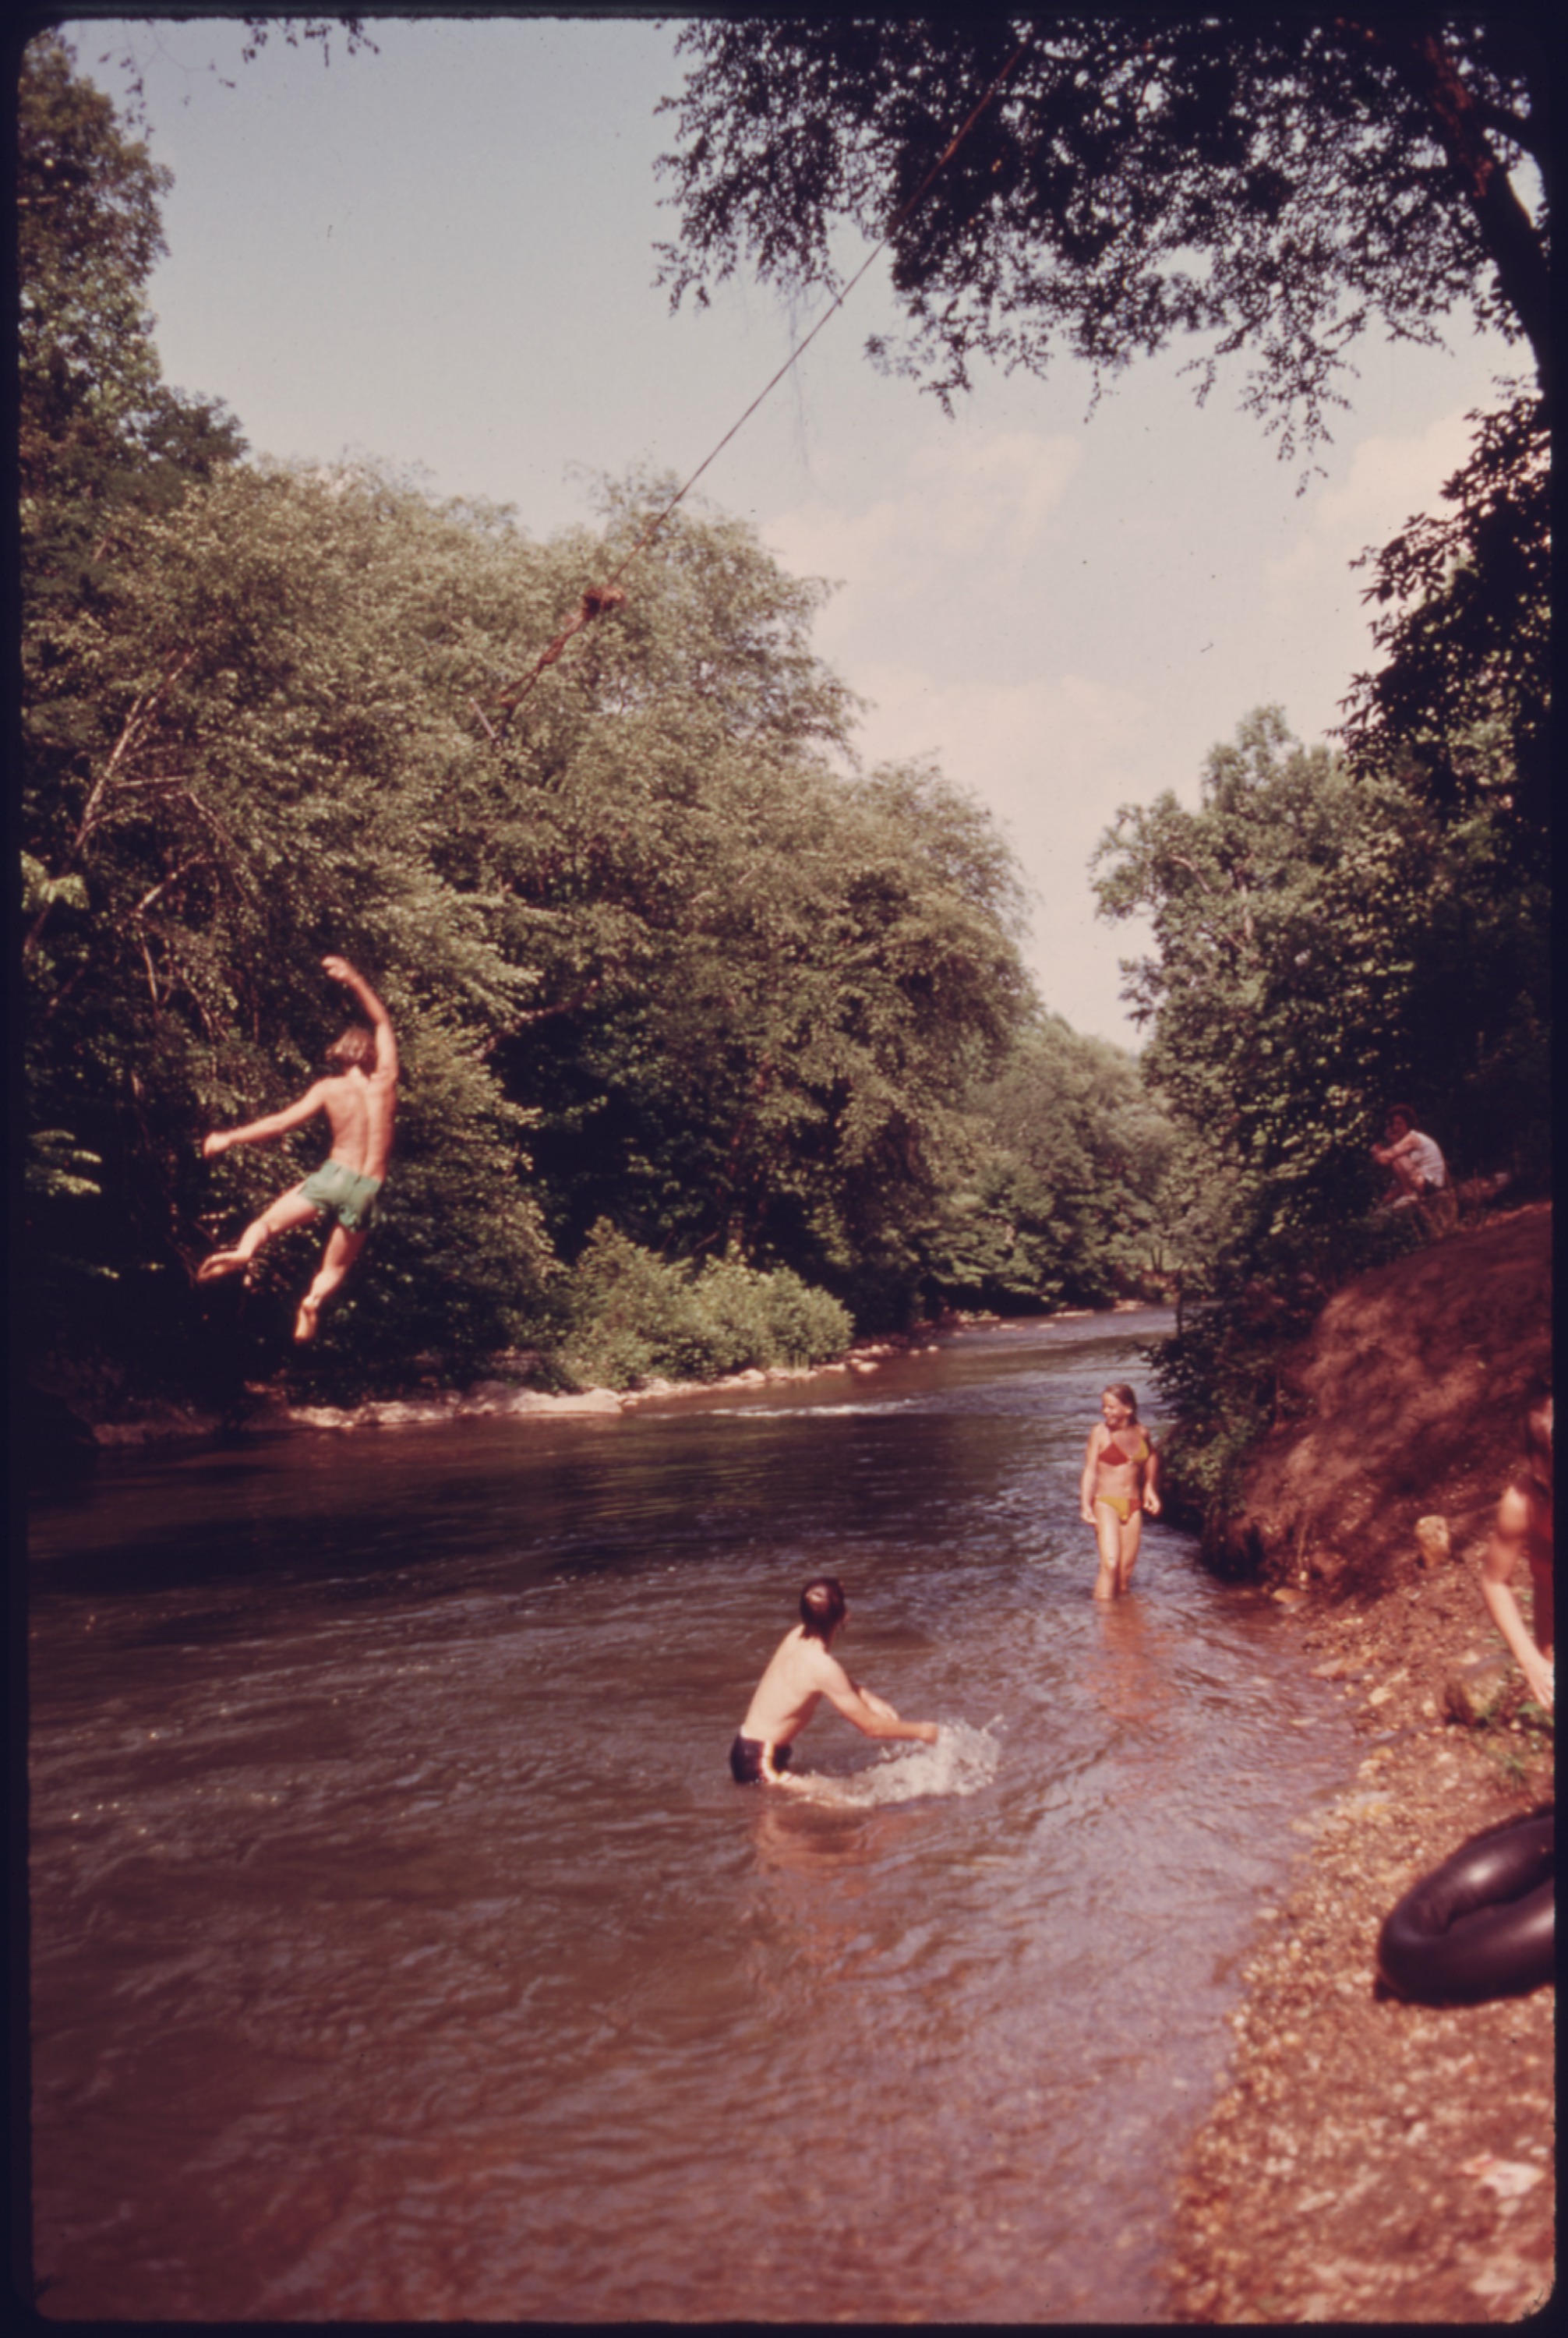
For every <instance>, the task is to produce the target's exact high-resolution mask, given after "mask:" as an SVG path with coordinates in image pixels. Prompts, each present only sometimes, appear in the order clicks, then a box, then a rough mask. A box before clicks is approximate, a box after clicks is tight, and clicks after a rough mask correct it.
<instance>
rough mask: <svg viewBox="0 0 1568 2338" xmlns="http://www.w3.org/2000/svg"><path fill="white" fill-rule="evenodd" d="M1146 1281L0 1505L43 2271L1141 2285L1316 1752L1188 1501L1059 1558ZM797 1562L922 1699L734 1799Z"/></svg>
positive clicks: (983, 2312)
mask: <svg viewBox="0 0 1568 2338" xmlns="http://www.w3.org/2000/svg"><path fill="white" fill-rule="evenodd" d="M1168 1321H1169V1318H1168V1317H1165V1316H1163V1315H1158V1314H1154V1313H1150V1314H1148V1315H1117V1316H1110V1317H1107V1316H1100V1317H1094V1318H1090V1319H1085V1320H1079V1321H1070V1322H1056V1323H1044V1322H1031V1323H1027V1324H1022V1325H1019V1324H1012V1325H1007V1326H1005V1327H998V1328H996V1329H991V1330H971V1331H966V1332H964V1333H961V1334H958V1335H956V1336H955V1337H953V1338H951V1339H947V1340H945V1341H942V1342H941V1343H940V1344H939V1345H938V1347H937V1348H936V1351H935V1352H927V1353H926V1354H915V1355H907V1356H903V1355H901V1356H897V1357H895V1358H893V1359H892V1360H890V1361H887V1363H886V1364H885V1365H884V1366H883V1367H882V1368H881V1369H880V1370H878V1371H877V1373H876V1374H875V1376H872V1377H867V1378H854V1377H849V1378H847V1377H845V1376H844V1375H842V1374H839V1375H837V1376H835V1375H826V1374H825V1375H818V1376H815V1377H813V1378H811V1379H809V1380H799V1381H789V1382H776V1383H772V1384H769V1386H767V1387H765V1388H759V1389H755V1390H741V1391H737V1390H716V1391H711V1392H708V1393H705V1394H703V1395H701V1396H698V1397H686V1398H683V1399H679V1400H668V1401H664V1402H654V1403H651V1404H648V1405H646V1406H644V1407H642V1408H640V1409H638V1410H631V1411H628V1412H626V1413H624V1414H620V1415H614V1414H607V1415H569V1416H564V1417H560V1418H556V1417H554V1416H552V1417H550V1418H547V1419H546V1418H541V1417H537V1416H535V1417H531V1418H529V1419H524V1420H522V1421H515V1420H512V1421H504V1420H495V1419H472V1420H464V1421H455V1422H452V1423H450V1424H447V1425H445V1426H432V1427H425V1428H405V1429H396V1430H379V1431H374V1430H368V1431H365V1432H362V1433H354V1434H350V1435H344V1434H340V1433H332V1432H329V1431H313V1432H312V1431H300V1432H298V1433H294V1434H289V1435H274V1436H271V1437H268V1438H258V1439H253V1440H250V1441H247V1442H244V1443H240V1444H231V1445H230V1446H228V1447H225V1448H213V1449H199V1450H198V1449H191V1450H188V1451H184V1452H175V1453H173V1454H171V1453H170V1452H169V1451H167V1450H165V1451H161V1452H157V1453H149V1454H144V1455H142V1456H134V1457H132V1456H117V1457H114V1458H113V1459H106V1460H105V1461H104V1462H103V1464H102V1465H101V1466H100V1468H99V1469H98V1470H97V1471H96V1472H95V1473H94V1475H93V1478H91V1479H90V1480H88V1481H87V1482H86V1483H85V1484H84V1485H83V1486H82V1487H80V1488H76V1489H73V1490H72V1491H71V1492H69V1493H67V1494H62V1495H60V1496H58V1497H54V1498H49V1499H48V1500H45V1501H42V1502H40V1503H39V1504H38V1505H37V1506H35V1509H34V1519H33V1534H32V1547H31V1584H32V1590H31V1607H30V1621H29V1637H30V1666H29V1681H30V1689H29V1694H30V1702H31V1711H30V1743H31V1862H32V1863H31V1892H32V1991H33V2037H34V2047H33V2057H34V2058H33V2074H32V2075H33V2108H34V2125H33V2151H34V2167H33V2196H34V2254H35V2264H34V2272H35V2276H36V2280H37V2282H38V2284H39V2289H40V2301H39V2302H40V2308H41V2310H42V2312H44V2313H45V2314H47V2315H50V2316H58V2317H62V2318H67V2319H70V2318H81V2317H104V2318H120V2319H132V2320H135V2319H150V2318H155V2319H169V2320H179V2319H190V2318H196V2319H202V2320H213V2321H217V2320H235V2319H267V2320H289V2319H311V2320H322V2321H328V2320H343V2319H367V2318H371V2319H384V2320H408V2321H433V2320H448V2319H458V2318H470V2319H476V2320H502V2321H512V2320H529V2319H539V2320H544V2319H554V2320H564V2321H573V2320H582V2321H594V2320H639V2319H648V2318H660V2319H671V2320H676V2321H706V2320H715V2319H729V2318H735V2319H777V2320H799V2321H828V2320H834V2319H838V2320H877V2321H882V2320H916V2321H918V2320H941V2321H961V2320H973V2321H1004V2322H1021V2321H1025V2322H1026V2321H1040V2322H1056V2321H1068V2320H1087V2321H1115V2322H1137V2321H1150V2320H1157V2319H1160V2318H1161V2316H1162V2313H1163V2293H1162V2290H1161V2274H1160V2266H1161V2245H1162V2237H1163V2232H1164V2227H1165V2225H1166V2221H1167V2219H1168V2216H1169V2214H1170V2208H1171V2185H1172V2179H1173V2176H1174V2172H1175V2168H1176V2166H1177V2163H1178V2160H1179V2158H1180V2155H1181V2149H1182V2146H1183V2145H1184V2143H1185V2141H1186V2140H1187V2138H1188V2137H1189V2136H1190V2135H1191V2131H1192V2129H1193V2128H1194V2127H1195V2126H1196V2124H1197V2122H1198V2121H1199V2120H1200V2118H1201V2116H1202V2114H1203V2112H1204V2110H1205V2109H1206V2107H1208V2104H1209V2103H1210V2100H1211V2099H1212V2097H1213V2094H1214V2092H1215V2089H1216V2087H1217V2085H1218V2083H1219V2081H1220V2075H1221V2072H1222V2069H1223V2066H1224V2061H1225V2057H1226V2051H1227V2044H1228V2036H1229V2033H1228V2031H1227V2029H1226V2028H1225V2024H1224V2016H1225V2014H1226V2011H1227V2009H1229V2008H1230V2007H1231V2006H1232V2005H1234V2004H1235V2002H1236V2001H1237V1999H1238V1998H1239V1995H1240V1980H1239V1974H1238V1968H1239V1964H1240V1960H1241V1958H1242V1956H1243V1955H1244V1953H1245V1950H1246V1949H1247V1947H1248V1945H1249V1942H1250V1938H1251V1935H1252V1932H1253V1930H1254V1927H1255V1925H1256V1922H1257V1920H1258V1916H1259V1910H1260V1909H1261V1908H1262V1907H1263V1906H1264V1905H1266V1904H1267V1903H1269V1900H1270V1895H1271V1894H1275V1893H1278V1892H1279V1891H1280V1889H1281V1888H1282V1886H1283V1882H1284V1879H1285V1876H1286V1872H1287V1870H1288V1868H1289V1863H1290V1862H1291V1860H1292V1858H1293V1857H1294V1856H1295V1855H1296V1854H1298V1853H1299V1852H1300V1851H1301V1850H1302V1849H1303V1848H1304V1843H1303V1839H1302V1837H1303V1832H1304V1831H1305V1830H1307V1829H1308V1828H1309V1827H1310V1823H1311V1812H1312V1811H1313V1808H1314V1806H1315V1805H1317V1804H1318V1803H1321V1802H1322V1801H1323V1800H1324V1799H1325V1798H1326V1797H1327V1796H1328V1794H1329V1793H1332V1792H1333V1791H1334V1789H1335V1788H1336V1787H1337V1786H1338V1785H1339V1784H1341V1783H1343V1781H1344V1779H1345V1777H1346V1776H1347V1774H1348V1771H1349V1769H1350V1767H1351V1764H1352V1760H1353V1753H1352V1747H1351V1742H1350V1734H1349V1729H1348V1723H1347V1721H1346V1718H1345V1716H1344V1714H1343V1711H1342V1709H1341V1707H1340V1705H1339V1704H1338V1703H1337V1702H1335V1701H1334V1699H1333V1693H1332V1691H1330V1690H1329V1689H1328V1688H1327V1687H1326V1686H1325V1685H1324V1684H1322V1683H1320V1682H1317V1681H1314V1680H1313V1679H1312V1678H1311V1677H1310V1675H1308V1671H1307V1668H1306V1666H1305V1665H1303V1664H1302V1662H1301V1659H1300V1655H1299V1650H1298V1648H1297V1646H1296V1644H1295V1639H1294V1634H1293V1629H1292V1627H1291V1626H1290V1625H1289V1621H1288V1619H1286V1618H1284V1617H1282V1616H1280V1615H1279V1611H1278V1610H1277V1609H1276V1608H1275V1607H1274V1606H1271V1604H1270V1603H1269V1601H1268V1600H1267V1599H1266V1598H1264V1597H1262V1596H1259V1594H1257V1593H1255V1592H1251V1591H1249V1590H1246V1589H1237V1588H1227V1587H1225V1586H1220V1585H1218V1584H1216V1583H1215V1582H1213V1581H1212V1580H1210V1578H1209V1577H1207V1576H1206V1575H1204V1574H1203V1572H1202V1571H1201V1569H1200V1567H1198V1565H1197V1563H1196V1558H1195V1553H1194V1549H1193V1547H1192V1545H1191V1540H1190V1539H1189V1538H1188V1537H1185V1536H1183V1535H1181V1534H1180V1533H1178V1532H1176V1531H1174V1530H1173V1529H1171V1528H1165V1527H1162V1526H1155V1527H1153V1528H1151V1529H1150V1530H1149V1531H1148V1532H1146V1534H1145V1537H1144V1545H1143V1556H1142V1560H1141V1562H1140V1566H1139V1569H1138V1573H1137V1576H1136V1578H1135V1586H1134V1590H1133V1593H1132V1596H1131V1597H1130V1598H1128V1599H1127V1600H1125V1601H1123V1602H1121V1603H1119V1604H1118V1605H1116V1606H1112V1607H1109V1608H1106V1607H1102V1606H1097V1605H1096V1603H1095V1602H1094V1601H1093V1600H1092V1599H1091V1597H1090V1596H1089V1592H1090V1587H1091V1586H1092V1584H1093V1575H1094V1567H1093V1547H1092V1540H1091V1537H1090V1535H1089V1532H1088V1530H1087V1528H1084V1527H1083V1524H1082V1522H1081V1520H1080V1518H1079V1517H1078V1500H1077V1479H1078V1472H1079V1469H1080V1466H1081V1462H1082V1456H1083V1443H1084V1439H1085V1438H1086V1436H1087V1434H1088V1430H1089V1428H1090V1426H1091V1425H1092V1423H1093V1420H1094V1419H1096V1418H1097V1407H1098V1399H1099V1392H1100V1390H1101V1389H1102V1387H1103V1385H1104V1383H1105V1382H1106V1381H1108V1380H1123V1379H1128V1380H1132V1381H1133V1382H1134V1383H1135V1384H1136V1385H1138V1386H1139V1387H1140V1388H1141V1389H1146V1388H1147V1382H1148V1375H1147V1370H1146V1368H1144V1367H1143V1366H1142V1364H1141V1362H1140V1357H1139V1347H1140V1343H1141V1342H1142V1341H1145V1340H1147V1339H1148V1338H1150V1337H1151V1336H1152V1335H1154V1334H1156V1333H1158V1332H1159V1331H1161V1330H1162V1329H1164V1328H1165V1327H1166V1326H1167V1324H1168ZM1149 1409H1150V1408H1149V1406H1148V1404H1147V1402H1146V1403H1145V1408H1144V1410H1145V1411H1146V1412H1148V1410H1149ZM1156 1420H1157V1415H1156ZM823 1571H826V1572H830V1573H835V1574H838V1575H839V1576H841V1577H843V1578H844V1580H845V1584H846V1587H847V1589H848V1594H849V1597H850V1601H851V1604H852V1608H853V1614H852V1616H851V1618H850V1622H849V1625H848V1628H847V1630H846V1633H845V1636H844V1637H843V1639H842V1640H841V1641H840V1642H839V1643H838V1653H839V1654H840V1655H843V1657H844V1658H845V1660H846V1662H847V1663H848V1665H849V1668H850V1670H851V1671H852V1672H853V1673H854V1674H855V1675H856V1676H857V1677H858V1678H863V1679H865V1680H867V1682H868V1683H869V1684H870V1685H872V1686H873V1687H875V1688H877V1689H878V1690H879V1691H880V1692H881V1693H882V1694H883V1695H886V1696H888V1697H890V1698H892V1700H893V1701H894V1703H895V1704H897V1706H898V1708H899V1710H900V1711H901V1712H902V1713H904V1714H909V1715H913V1716H916V1717H919V1718H930V1719H935V1720H936V1721H938V1722H940V1723H942V1724H944V1730H943V1736H942V1739H941V1741H940V1742H939V1743H938V1744H936V1746H935V1747H932V1748H929V1749H927V1748H925V1747H877V1746H876V1745H874V1744H871V1743H869V1742H868V1741H867V1740H866V1739H864V1738H862V1737H860V1736H858V1734H857V1733H856V1732H855V1731H853V1730H852V1729H851V1728H849V1727H848V1725H847V1724H845V1723H844V1722H843V1721H842V1720H841V1719H840V1718H839V1717H838V1715H836V1714H831V1713H830V1712H828V1710H827V1709H826V1708H824V1710H823V1711H822V1713H820V1714H818V1718H817V1719H816V1720H815V1721H814V1723H813V1724H812V1725H811V1728H810V1730H809V1733H808V1734H807V1735H806V1736H805V1737H804V1738H803V1739H802V1740H801V1742H800V1744H799V1746H798V1748H797V1759H798V1762H799V1765H800V1767H801V1768H802V1769H803V1770H808V1771H809V1772H811V1773H813V1777H814V1781H815V1783H814V1791H813V1793H812V1794H811V1796H810V1797H807V1796H795V1795H787V1794H784V1793H769V1792H767V1791H765V1790H762V1789H757V1788H752V1789H746V1790H742V1789H740V1788H738V1787H736V1786H734V1785H733V1784H731V1783H730V1776H729V1772H728V1768H727V1766H726V1753H727V1749H728V1746H729V1743H730V1738H731V1736H732V1735H733V1734H734V1732H735V1729H736V1727H737V1725H738V1724H739V1722H740V1716H741V1714H742V1713H743V1711H744V1709H745V1706H746V1703H747V1700H748V1697H749V1695H750V1690H751V1688H752V1687H753V1685H754V1684H755V1682H756V1679H757V1677H758V1675H760V1671H761V1669H762V1666H763V1665H764V1663H765V1662H766V1660H767V1658H768V1656H769V1654H770V1652H771V1650H772V1648H773V1646H774V1645H775V1643H776V1641H777V1640H778V1638H779V1636H780V1634H781V1633H782V1632H783V1631H784V1630H785V1629H787V1627H788V1626H789V1624H790V1623H791V1622H792V1621H793V1619H794V1615H795V1612H796V1600H797V1597H798V1595H799V1586H800V1585H801V1583H803V1582H804V1581H805V1580H806V1579H807V1577H809V1576H811V1575H813V1574H816V1573H818V1572H823Z"/></svg>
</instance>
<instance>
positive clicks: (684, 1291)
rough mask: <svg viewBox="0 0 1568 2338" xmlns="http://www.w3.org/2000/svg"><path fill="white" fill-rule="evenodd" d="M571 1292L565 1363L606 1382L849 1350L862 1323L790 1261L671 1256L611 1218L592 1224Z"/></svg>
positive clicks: (795, 1364)
mask: <svg viewBox="0 0 1568 2338" xmlns="http://www.w3.org/2000/svg"><path fill="white" fill-rule="evenodd" d="M564 1296H565V1310H566V1319H567V1327H568V1328H567V1331H566V1337H565V1341H564V1350H563V1361H564V1366H565V1369H566V1370H567V1372H568V1373H569V1374H570V1375H571V1377H572V1378H573V1379H575V1380H581V1381H586V1382H592V1383H593V1385H594V1386H595V1387H600V1388H626V1387H632V1386H636V1385H638V1384H639V1383H642V1382H645V1381H648V1380H714V1379H717V1378H718V1377H719V1376H720V1374H721V1373H724V1372H736V1371H743V1370H751V1369H754V1368H756V1367H758V1366H761V1367H763V1368H764V1369H766V1368H768V1367H769V1366H779V1367H783V1368H786V1369H798V1368H799V1367H800V1366H803V1365H809V1364H817V1363H821V1362H824V1361H826V1360H827V1359H828V1358H829V1357H833V1356H838V1355H840V1354H841V1353H842V1352H843V1351H844V1349H845V1348H846V1347H847V1346H848V1342H849V1337H850V1333H851V1331H852V1330H853V1328H854V1326H853V1322H852V1320H851V1318H850V1315H849V1313H848V1309H846V1308H844V1307H841V1306H840V1305H839V1303H838V1301H837V1300H836V1299H831V1298H829V1297H828V1293H827V1292H825V1291H814V1290H813V1289H812V1288H811V1287H810V1285H809V1284H808V1283H805V1282H802V1281H801V1280H800V1277H799V1275H798V1274H796V1273H794V1272H792V1271H791V1270H790V1269H789V1267H787V1266H782V1267H776V1268H775V1269H774V1270H773V1271H772V1272H770V1273H769V1272H762V1271H760V1269H758V1268H756V1267H751V1266H748V1265H746V1263H745V1262H744V1261H743V1260H741V1259H740V1258H738V1257H734V1256H730V1257H726V1258H711V1259H708V1260H706V1261H705V1262H703V1263H702V1264H701V1265H700V1266H699V1265H694V1264H691V1263H690V1262H679V1263H671V1262H665V1261H663V1260H661V1259H657V1258H655V1257H653V1256H652V1254H651V1253H650V1252H647V1251H645V1250H640V1249H639V1248H638V1247H637V1245H636V1244H635V1243H631V1242H628V1240H627V1239H626V1237H625V1235H624V1234H621V1233H616V1232H615V1230H614V1228H613V1226H612V1225H610V1224H609V1223H607V1222H602V1223H600V1224H599V1225H597V1226H595V1228H594V1229H593V1233H592V1234H591V1236H590V1237H589V1240H588V1243H587V1245H586V1247H585V1248H584V1250H583V1254H582V1256H581V1257H580V1258H579V1259H578V1261H577V1263H576V1265H575V1267H574V1268H573V1271H572V1273H571V1275H570V1277H569V1278H568V1279H567V1284H566V1290H565V1294H564Z"/></svg>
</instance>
